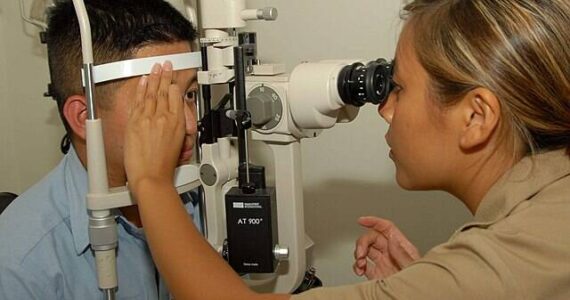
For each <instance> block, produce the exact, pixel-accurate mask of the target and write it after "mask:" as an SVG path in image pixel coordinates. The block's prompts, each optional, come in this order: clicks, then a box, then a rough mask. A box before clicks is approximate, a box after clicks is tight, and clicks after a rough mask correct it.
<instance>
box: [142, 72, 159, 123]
mask: <svg viewBox="0 0 570 300" xmlns="http://www.w3.org/2000/svg"><path fill="white" fill-rule="evenodd" d="M161 73H162V68H161V67H160V65H159V64H154V66H153V67H152V71H151V73H150V75H148V84H147V88H146V94H145V97H144V98H145V99H144V101H145V103H144V114H145V115H146V116H151V115H153V114H154V113H155V111H156V97H157V93H158V85H159V84H160V74H161Z"/></svg>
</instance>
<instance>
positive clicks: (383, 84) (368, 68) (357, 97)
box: [338, 58, 393, 106]
mask: <svg viewBox="0 0 570 300" xmlns="http://www.w3.org/2000/svg"><path fill="white" fill-rule="evenodd" d="M392 74H393V63H392V62H387V61H386V60H385V59H383V58H379V59H377V60H375V61H371V62H369V63H368V64H366V65H364V64H363V63H360V62H357V63H354V64H352V65H349V66H346V67H344V68H343V69H342V70H341V71H340V74H339V78H338V91H339V94H340V97H341V99H342V101H343V102H344V103H346V104H350V105H354V106H362V105H364V104H366V103H372V104H375V105H384V103H385V102H386V100H387V99H388V96H389V95H390V92H391V91H392V89H393V86H392V84H391V83H392Z"/></svg>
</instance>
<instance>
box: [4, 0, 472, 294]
mask: <svg viewBox="0 0 570 300" xmlns="http://www.w3.org/2000/svg"><path fill="white" fill-rule="evenodd" d="M206 1H207V0H206ZM248 4H249V7H252V8H253V7H263V6H275V7H277V8H278V9H279V19H278V20H277V21H276V22H272V23H264V22H263V23H255V24H253V25H251V26H250V27H249V28H248V29H249V30H254V31H257V32H258V40H259V49H258V50H259V54H260V57H261V58H262V59H263V60H264V61H272V62H284V63H286V64H287V66H288V69H289V70H291V69H292V68H293V67H294V66H295V65H296V64H298V63H300V62H302V61H314V60H321V59H334V58H365V59H375V58H378V57H385V58H392V57H393V55H394V49H395V45H396V40H397V36H398V32H399V28H400V26H401V21H400V20H399V9H400V8H401V3H400V1H399V0H389V1H387V0H383V1H379V0H351V1H340V0H249V2H248ZM19 15H20V14H19V6H18V2H17V1H0V40H1V41H2V43H0V145H1V146H0V191H12V192H17V193H21V192H22V191H24V190H25V189H26V188H28V187H29V186H30V185H31V184H33V183H34V182H36V181H37V180H38V179H39V178H41V177H42V176H43V175H45V174H46V173H47V172H48V171H49V170H50V169H51V168H52V167H53V166H55V164H57V162H58V161H59V159H60V158H61V154H60V152H59V142H60V139H61V136H62V135H63V128H62V126H61V125H60V124H59V120H58V116H57V109H56V105H55V102H53V101H50V100H48V98H44V97H43V96H42V94H43V92H44V91H45V90H46V84H47V82H48V80H49V76H48V69H47V61H46V51H45V48H44V46H42V45H41V44H39V41H38V35H37V29H35V28H34V27H32V26H29V25H24V22H23V21H22V20H21V18H20V17H19ZM386 130H387V125H386V124H385V123H384V121H383V120H382V119H380V118H379V117H378V115H377V112H376V110H375V108H374V107H371V106H370V107H368V106H366V107H364V108H363V109H362V110H361V113H360V115H359V116H358V118H357V119H356V120H355V121H354V122H352V123H350V124H341V125H337V126H335V127H334V128H333V129H330V130H328V131H325V132H324V133H323V134H322V135H321V136H319V137H318V138H316V139H311V140H305V141H304V142H303V161H304V162H303V176H304V182H305V185H304V195H305V209H306V211H305V216H306V226H307V232H308V234H309V235H310V236H311V238H312V239H313V240H314V241H315V242H316V246H315V247H314V249H313V251H312V253H311V257H312V264H313V265H314V266H316V267H317V269H318V275H319V277H320V278H321V279H322V280H323V282H324V283H325V284H326V285H335V284H344V283H350V282H357V281H359V280H360V279H358V278H356V277H355V276H354V275H352V271H351V265H352V252H353V247H354V241H355V239H356V238H357V237H358V235H359V234H360V233H362V230H361V229H360V228H359V227H358V225H357V224H356V219H357V218H358V217H359V216H363V215H377V216H382V217H385V218H389V219H392V220H393V221H394V222H395V223H397V224H398V225H399V226H400V228H401V229H402V230H403V231H404V232H405V233H406V234H407V235H408V237H409V238H410V239H411V240H412V242H413V243H414V244H416V245H417V246H418V248H420V250H421V251H422V252H425V251H427V250H428V249H429V248H431V247H432V246H434V245H435V244H437V243H440V242H443V241H445V240H446V239H447V238H448V237H449V235H450V234H451V233H452V232H453V230H454V229H455V228H457V227H458V226H459V225H460V224H462V223H464V222H465V221H467V220H468V218H469V215H468V212H467V210H466V209H465V208H464V207H463V206H462V204H460V203H459V201H457V200H455V199H453V198H452V197H450V196H448V195H446V194H443V193H440V192H408V191H403V190H402V189H400V188H399V187H398V186H397V185H396V183H395V181H394V176H393V175H394V166H393V163H392V162H391V160H390V159H389V158H388V156H387V153H388V149H387V146H386V144H385V142H384V134H385V132H386Z"/></svg>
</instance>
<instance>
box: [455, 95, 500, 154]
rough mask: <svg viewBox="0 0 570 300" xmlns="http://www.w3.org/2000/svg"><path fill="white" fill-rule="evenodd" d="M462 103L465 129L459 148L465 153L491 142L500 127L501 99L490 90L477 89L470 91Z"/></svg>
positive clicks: (462, 132) (463, 129)
mask: <svg viewBox="0 0 570 300" xmlns="http://www.w3.org/2000/svg"><path fill="white" fill-rule="evenodd" d="M461 103H462V104H461V117H462V123H463V128H462V131H461V135H460V138H459V146H460V147H461V149H463V150H464V151H470V150H474V149H477V148H480V147H482V146H484V145H485V144H487V143H488V142H489V141H490V140H491V138H492V137H493V133H494V132H496V131H497V128H498V127H499V122H500V120H501V105H500V102H499V99H498V98H497V97H496V96H495V94H493V93H492V92H491V91H490V90H488V89H485V88H477V89H474V90H472V91H470V92H469V93H468V94H467V95H466V96H465V97H464V98H463V100H462V101H461Z"/></svg>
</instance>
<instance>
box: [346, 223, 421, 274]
mask: <svg viewBox="0 0 570 300" xmlns="http://www.w3.org/2000/svg"><path fill="white" fill-rule="evenodd" d="M358 223H359V224H360V225H362V226H363V227H366V228H368V232H366V233H365V234H363V235H362V236H361V237H360V238H359V239H358V240H357V241H356V249H355V251H354V259H355V262H354V265H353V270H354V273H355V274H356V275H358V276H362V275H366V278H368V279H382V278H386V277H388V276H390V275H392V274H394V273H397V272H398V271H400V270H402V269H403V268H404V267H406V266H407V265H409V264H410V263H412V262H413V261H415V260H417V259H418V258H420V254H419V252H418V249H416V247H415V246H414V245H412V243H410V241H409V240H408V239H407V238H406V236H404V234H403V233H402V232H401V231H400V230H399V229H398V228H397V227H396V226H395V225H394V224H393V223H392V222H390V221H388V220H385V219H380V218H376V217H362V218H360V219H358ZM369 262H370V263H369Z"/></svg>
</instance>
